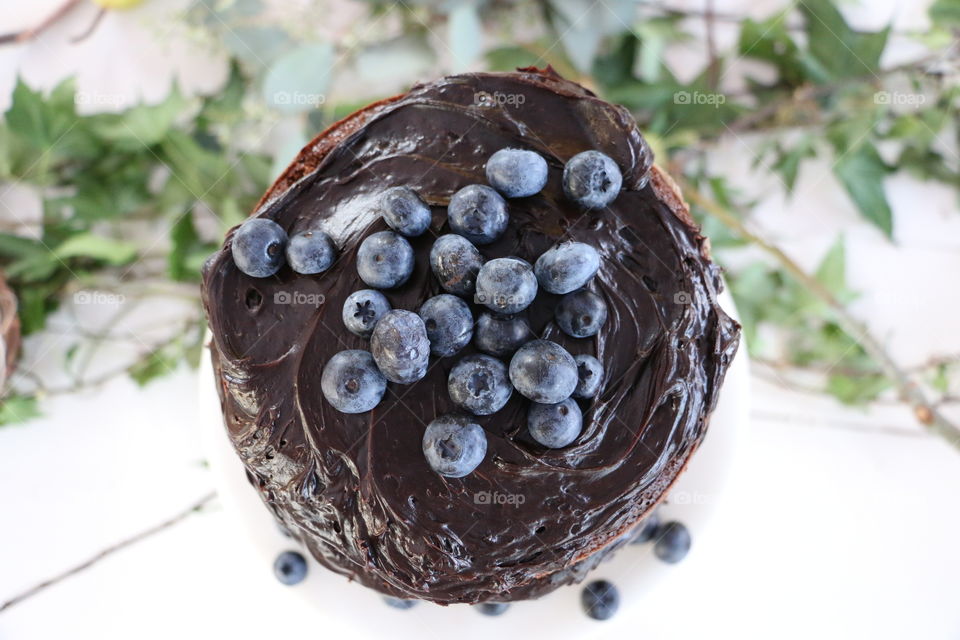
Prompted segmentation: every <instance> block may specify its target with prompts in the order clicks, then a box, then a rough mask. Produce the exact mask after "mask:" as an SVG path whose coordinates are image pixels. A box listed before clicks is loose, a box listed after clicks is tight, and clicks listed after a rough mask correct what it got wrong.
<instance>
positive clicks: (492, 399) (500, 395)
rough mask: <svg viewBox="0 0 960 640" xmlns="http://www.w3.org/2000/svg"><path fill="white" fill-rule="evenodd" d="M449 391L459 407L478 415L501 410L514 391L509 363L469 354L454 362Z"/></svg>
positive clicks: (449, 379) (448, 382)
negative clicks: (508, 372) (508, 368)
mask: <svg viewBox="0 0 960 640" xmlns="http://www.w3.org/2000/svg"><path fill="white" fill-rule="evenodd" d="M447 390H448V391H449V392H450V398H451V399H452V400H453V401H454V402H455V403H456V404H457V405H458V406H460V407H461V408H463V409H466V410H467V411H469V412H470V413H472V414H475V415H478V416H488V415H490V414H491V413H496V412H497V411H500V409H502V408H503V405H505V404H507V400H509V399H510V395H511V394H512V393H513V387H512V386H511V385H510V378H509V377H508V376H507V366H506V365H505V364H503V363H502V362H500V361H499V360H497V359H496V358H491V357H490V356H485V355H480V354H475V355H472V356H467V357H466V358H464V359H463V360H461V361H460V362H458V363H457V364H455V365H454V367H453V369H451V370H450V376H449V377H448V378H447Z"/></svg>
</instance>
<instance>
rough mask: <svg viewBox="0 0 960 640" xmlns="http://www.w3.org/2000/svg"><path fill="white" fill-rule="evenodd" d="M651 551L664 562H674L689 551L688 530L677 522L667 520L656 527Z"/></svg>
mask: <svg viewBox="0 0 960 640" xmlns="http://www.w3.org/2000/svg"><path fill="white" fill-rule="evenodd" d="M654 536H655V537H656V538H657V541H656V542H655V543H653V553H654V555H656V556H657V557H658V558H660V559H661V560H663V561H664V562H669V563H670V564H676V563H677V562H680V561H681V560H683V559H684V558H685V557H687V552H688V551H690V544H691V542H692V541H691V539H690V530H689V529H687V528H686V527H685V526H683V525H682V524H681V523H679V522H667V523H666V524H663V525H660V526H659V527H657V531H656V533H655V534H654Z"/></svg>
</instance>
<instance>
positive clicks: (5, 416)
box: [0, 394, 40, 427]
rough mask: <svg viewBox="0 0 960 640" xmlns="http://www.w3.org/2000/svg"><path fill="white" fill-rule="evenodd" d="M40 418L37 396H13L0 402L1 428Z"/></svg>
mask: <svg viewBox="0 0 960 640" xmlns="http://www.w3.org/2000/svg"><path fill="white" fill-rule="evenodd" d="M39 416H40V408H39V406H38V404H37V398H36V396H24V395H17V394H12V395H8V396H6V397H5V398H4V399H3V401H2V402H0V427H4V426H6V425H9V424H17V423H20V422H26V421H27V420H30V419H32V418H36V417H39Z"/></svg>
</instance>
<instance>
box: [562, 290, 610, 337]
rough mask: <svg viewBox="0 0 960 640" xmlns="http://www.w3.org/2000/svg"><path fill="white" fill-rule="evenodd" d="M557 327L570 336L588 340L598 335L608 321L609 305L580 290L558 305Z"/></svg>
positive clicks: (588, 292) (590, 293)
mask: <svg viewBox="0 0 960 640" xmlns="http://www.w3.org/2000/svg"><path fill="white" fill-rule="evenodd" d="M556 317H557V325H558V326H559V327H560V328H561V329H562V330H563V332H564V333H565V334H567V335H568V336H573V337H574V338H588V337H590V336H595V335H597V332H598V331H600V327H601V326H602V325H603V323H604V322H606V320H607V303H606V302H604V301H603V298H601V297H600V296H598V295H597V294H595V293H593V292H592V291H587V290H586V289H580V290H578V291H574V292H573V293H568V294H567V295H565V296H563V298H562V299H561V300H560V304H558V305H557V313H556Z"/></svg>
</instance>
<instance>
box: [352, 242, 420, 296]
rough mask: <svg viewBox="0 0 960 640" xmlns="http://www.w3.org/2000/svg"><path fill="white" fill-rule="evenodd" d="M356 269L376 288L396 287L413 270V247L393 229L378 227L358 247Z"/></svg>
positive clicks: (405, 279)
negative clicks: (386, 229) (375, 231)
mask: <svg viewBox="0 0 960 640" xmlns="http://www.w3.org/2000/svg"><path fill="white" fill-rule="evenodd" d="M357 273H359V274H360V279H361V280H363V281H364V282H366V283H367V284H368V285H369V286H371V287H374V288H376V289H392V288H394V287H399V286H400V285H402V284H403V283H404V282H406V281H407V280H408V279H409V278H410V274H411V273H413V247H411V246H410V243H409V242H407V239H406V238H404V237H402V236H398V235H397V234H395V233H393V232H392V231H379V232H377V233H374V234H372V235H370V236H367V238H365V239H364V241H363V242H361V243H360V248H359V249H357Z"/></svg>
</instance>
